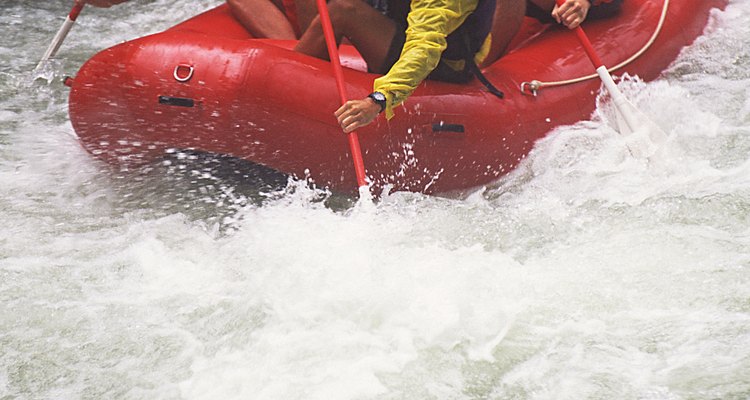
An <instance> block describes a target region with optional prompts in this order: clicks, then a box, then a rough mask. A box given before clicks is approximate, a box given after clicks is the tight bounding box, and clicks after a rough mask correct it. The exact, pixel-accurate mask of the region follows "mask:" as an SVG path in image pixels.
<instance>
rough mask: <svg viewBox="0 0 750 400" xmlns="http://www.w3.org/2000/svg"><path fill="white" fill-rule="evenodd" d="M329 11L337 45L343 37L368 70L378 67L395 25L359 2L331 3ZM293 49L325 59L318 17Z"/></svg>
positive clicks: (389, 42)
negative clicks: (354, 49) (363, 61)
mask: <svg viewBox="0 0 750 400" xmlns="http://www.w3.org/2000/svg"><path fill="white" fill-rule="evenodd" d="M328 12H329V14H330V15H331V23H332V25H333V30H334V35H335V36H336V43H340V42H341V38H342V37H346V38H347V39H349V41H350V42H352V44H353V45H354V47H356V48H357V50H358V51H359V53H360V54H361V55H362V58H364V60H365V62H366V63H367V65H368V66H369V67H370V68H371V69H376V68H380V67H381V66H382V65H383V63H384V62H385V58H386V56H387V55H388V49H389V48H390V46H391V41H393V37H394V35H395V34H396V23H395V22H393V20H391V19H390V18H388V17H386V16H385V15H383V14H381V13H380V12H379V11H377V10H375V9H374V8H372V7H371V6H370V5H369V4H367V3H365V2H364V1H362V0H331V1H330V2H329V3H328ZM295 50H296V51H299V52H300V53H304V54H307V55H311V56H314V57H318V58H322V59H324V60H328V50H327V47H326V42H325V37H324V36H323V27H322V26H321V24H320V17H315V19H313V21H312V23H311V24H310V27H309V28H308V29H307V30H306V31H305V33H304V34H302V38H301V39H300V41H299V43H298V44H297V47H295Z"/></svg>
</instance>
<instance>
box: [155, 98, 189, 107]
mask: <svg viewBox="0 0 750 400" xmlns="http://www.w3.org/2000/svg"><path fill="white" fill-rule="evenodd" d="M159 104H166V105H168V106H177V107H195V100H193V99H189V98H187V97H172V96H159Z"/></svg>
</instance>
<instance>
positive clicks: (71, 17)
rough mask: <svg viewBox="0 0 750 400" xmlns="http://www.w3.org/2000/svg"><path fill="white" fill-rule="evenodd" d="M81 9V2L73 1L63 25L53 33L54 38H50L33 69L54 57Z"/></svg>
mask: <svg viewBox="0 0 750 400" xmlns="http://www.w3.org/2000/svg"><path fill="white" fill-rule="evenodd" d="M81 10H83V3H80V4H79V3H75V4H74V5H73V8H72V9H71V10H70V13H69V14H68V16H67V17H66V18H65V22H63V25H62V26H61V27H60V30H59V31H57V34H56V35H55V37H54V39H52V43H50V44H49V47H47V51H46V52H44V56H43V57H42V59H41V60H40V61H39V64H37V65H36V68H35V70H38V69H40V68H41V67H42V65H43V64H44V63H45V62H46V61H47V60H49V59H50V58H52V57H54V56H55V54H57V50H59V49H60V46H61V45H62V42H63V40H65V37H66V36H68V32H70V29H71V28H72V27H73V25H74V24H75V22H76V18H78V14H80V13H81Z"/></svg>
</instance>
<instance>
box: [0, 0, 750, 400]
mask: <svg viewBox="0 0 750 400" xmlns="http://www.w3.org/2000/svg"><path fill="white" fill-rule="evenodd" d="M52 3H54V4H52ZM218 3H219V2H218V1H206V0H202V1H198V2H192V3H191V4H190V6H186V5H185V2H184V1H178V0H157V1H149V2H143V1H134V2H131V3H128V4H123V5H119V6H117V7H114V8H112V9H110V10H101V9H86V10H85V11H84V13H83V14H82V15H81V17H80V18H79V22H78V24H77V26H76V27H75V28H74V30H73V31H72V32H71V34H70V36H69V38H68V39H67V40H66V42H65V45H64V46H63V48H62V49H61V50H60V54H59V59H58V60H57V62H56V64H55V67H54V69H53V71H51V73H52V74H53V75H54V79H53V80H52V81H51V82H50V83H45V82H39V81H37V82H35V83H33V84H29V83H28V78H29V74H30V71H31V70H32V69H33V68H34V66H35V65H36V62H37V61H38V58H39V57H40V56H41V55H42V54H43V53H44V49H45V48H46V46H47V44H48V43H49V41H50V40H51V38H52V36H53V35H54V32H55V31H56V30H57V28H58V27H59V25H60V24H61V22H62V20H61V17H62V16H64V15H65V14H66V13H67V11H68V7H69V4H68V2H44V4H41V3H40V2H34V1H30V0H27V1H5V2H3V3H2V4H0V10H2V11H3V12H2V13H0V27H1V28H2V32H3V35H2V36H3V38H4V39H3V42H2V44H1V45H0V104H1V106H0V223H1V224H2V226H0V399H3V400H5V399H273V400H278V399H305V400H310V399H321V400H322V399H326V400H335V399H342V400H343V399H347V400H348V399H378V400H381V399H383V400H386V399H440V400H443V399H556V400H557V399H668V400H672V399H675V400H677V399H748V398H750V228H749V226H750V156H748V154H750V100H749V99H750V72H748V71H750V48H748V46H747V45H746V44H747V43H748V42H749V41H750V2H748V1H747V0H736V1H732V2H731V4H730V6H729V7H728V8H727V10H726V11H722V12H719V11H717V12H715V13H714V14H713V16H712V19H711V22H710V24H709V26H708V27H707V31H706V34H705V35H704V36H702V37H701V38H700V39H698V40H697V41H696V43H695V44H694V45H692V46H691V47H690V48H688V49H686V50H685V51H684V52H683V54H682V55H681V56H680V57H679V59H678V60H677V61H676V62H675V63H674V65H673V66H672V67H671V68H670V70H669V71H667V72H666V73H665V74H664V78H663V79H660V80H658V81H656V82H651V83H648V84H644V83H642V82H638V81H635V82H632V83H630V84H624V85H622V90H623V91H624V92H625V94H626V95H627V97H628V98H630V99H632V100H633V101H634V102H635V103H636V104H637V105H638V107H639V108H640V109H642V110H644V111H645V112H647V113H648V114H649V116H650V117H652V118H653V119H654V120H655V121H656V122H657V123H659V125H660V126H662V127H664V128H665V130H666V131H667V133H668V134H669V139H668V141H667V143H666V144H665V146H664V148H663V149H662V150H661V152H660V153H659V157H658V158H657V159H654V160H652V161H651V162H647V161H645V160H642V159H635V158H633V157H631V156H630V154H629V153H628V150H627V146H626V143H625V142H624V139H623V138H622V137H620V136H618V135H617V134H616V132H614V131H613V130H612V128H611V127H610V126H609V125H608V124H607V123H606V122H602V119H601V118H599V117H600V116H598V115H596V116H594V118H593V120H592V121H584V122H581V123H579V124H576V125H574V126H568V127H562V128H559V129H557V130H555V131H554V132H553V133H551V134H550V135H549V136H548V137H547V138H545V139H544V140H542V141H540V142H539V143H537V145H536V146H535V150H534V151H533V152H532V153H531V154H530V156H529V157H528V158H527V159H526V160H525V161H524V162H523V163H522V165H521V166H520V167H519V168H518V170H516V171H514V172H513V173H512V174H511V175H509V176H508V177H506V178H505V179H503V180H502V181H500V182H498V183H497V184H496V185H494V186H493V187H489V188H486V189H484V190H481V191H478V192H476V193H474V194H473V195H471V196H469V197H468V198H466V199H445V198H438V197H429V196H424V195H419V194H410V193H396V194H391V195H389V196H386V197H385V198H383V199H381V200H380V201H378V202H377V204H376V205H375V206H374V207H372V208H369V209H368V208H364V209H362V208H360V207H356V206H354V205H353V202H352V200H351V199H347V198H341V197H337V196H331V195H329V194H327V193H325V192H322V191H315V190H311V189H309V188H306V187H305V186H304V185H303V184H301V183H298V182H291V183H289V185H288V186H287V187H282V188H280V189H279V188H275V189H271V188H265V187H263V188H259V187H257V186H254V185H252V184H248V183H246V179H245V178H244V177H243V176H231V174H230V176H225V175H222V174H219V173H217V169H220V168H222V167H221V166H220V165H218V164H220V163H217V162H216V160H208V161H205V160H191V159H190V156H186V157H185V159H184V160H182V159H180V160H178V161H180V162H174V163H172V164H169V165H164V166H162V168H156V169H155V170H154V171H153V172H152V173H150V174H147V175H145V176H139V177H138V178H137V179H130V178H129V177H130V176H131V175H128V174H120V173H117V172H116V171H115V172H113V171H112V170H111V169H110V168H108V167H106V166H104V165H102V164H100V163H99V162H98V161H96V160H94V159H92V157H91V156H90V155H89V154H87V153H86V152H85V151H84V150H83V149H82V148H81V147H80V145H79V143H78V142H77V139H76V137H75V134H74V132H73V129H72V127H71V126H70V123H69V121H68V118H67V93H68V89H67V88H65V87H64V86H63V85H62V83H61V82H60V79H59V78H61V77H62V76H63V75H66V74H68V75H70V74H74V73H75V71H76V70H77V67H78V66H80V65H81V64H82V63H83V62H84V61H85V60H86V59H88V57H90V56H91V55H92V54H94V53H95V52H96V51H99V50H101V49H103V48H105V47H107V46H110V45H113V44H115V43H118V42H120V41H123V40H128V39H131V38H134V37H138V36H142V35H144V34H148V33H152V32H156V31H159V30H162V29H165V28H167V27H169V26H171V25H173V24H175V23H177V22H179V21H182V20H184V19H187V18H189V17H190V16H192V15H194V14H196V13H198V12H200V11H202V10H205V9H208V8H210V7H213V6H214V5H216V4H218ZM605 112H606V110H603V109H602V110H601V113H602V114H604V113H605ZM178 158H179V157H178ZM181 161H184V162H181ZM230 169H231V168H230ZM277 189H278V190H277Z"/></svg>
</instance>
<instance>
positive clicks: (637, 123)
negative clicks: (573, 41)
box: [556, 0, 667, 157]
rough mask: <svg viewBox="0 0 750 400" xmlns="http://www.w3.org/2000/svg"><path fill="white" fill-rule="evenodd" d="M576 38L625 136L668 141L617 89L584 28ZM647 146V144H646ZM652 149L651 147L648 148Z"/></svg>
mask: <svg viewBox="0 0 750 400" xmlns="http://www.w3.org/2000/svg"><path fill="white" fill-rule="evenodd" d="M556 1H557V5H558V6H562V5H563V4H564V3H565V0H556ZM574 30H575V32H576V36H578V40H579V41H580V42H581V45H582V46H583V49H584V50H585V51H586V55H588V57H589V59H590V60H591V63H592V64H594V68H596V74H597V75H599V79H601V81H602V83H603V84H604V87H605V88H607V91H608V92H609V95H610V96H611V97H612V101H613V103H614V105H615V111H616V113H617V125H618V130H619V132H620V133H621V134H623V135H629V134H631V133H634V132H644V133H646V134H647V135H648V137H650V139H651V141H652V142H653V143H655V144H656V145H660V144H662V143H664V142H665V141H666V140H667V134H666V133H665V132H664V131H663V130H662V129H661V128H659V126H658V125H656V123H654V122H653V121H651V120H650V119H649V118H648V117H647V116H646V115H645V114H644V113H643V112H641V111H640V110H639V109H638V108H637V107H636V106H635V105H633V103H631V102H630V101H628V99H626V98H625V95H623V94H622V92H620V89H618V88H617V84H615V81H614V80H613V79H612V75H610V74H609V71H608V70H607V67H606V66H604V63H603V62H602V60H601V59H600V58H599V56H598V55H597V54H596V51H595V50H594V47H593V46H592V45H591V41H590V40H589V38H588V36H586V32H584V31H583V28H581V27H580V26H577V27H576V28H575V29H574ZM644 145H647V144H644ZM648 147H651V146H648ZM628 148H630V151H631V152H632V153H633V155H634V156H636V157H645V156H648V155H649V154H648V153H651V151H649V150H648V149H643V148H639V147H636V146H635V143H630V144H629V145H628Z"/></svg>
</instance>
